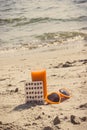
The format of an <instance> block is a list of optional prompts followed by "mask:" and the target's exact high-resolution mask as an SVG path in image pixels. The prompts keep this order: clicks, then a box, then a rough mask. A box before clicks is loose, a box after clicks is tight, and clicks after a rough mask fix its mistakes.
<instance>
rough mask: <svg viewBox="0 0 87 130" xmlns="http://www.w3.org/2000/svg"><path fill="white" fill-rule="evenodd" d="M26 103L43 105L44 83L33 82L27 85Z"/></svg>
mask: <svg viewBox="0 0 87 130" xmlns="http://www.w3.org/2000/svg"><path fill="white" fill-rule="evenodd" d="M25 94H26V98H25V100H26V103H27V102H30V103H43V102H44V92H43V81H32V82H26V83H25Z"/></svg>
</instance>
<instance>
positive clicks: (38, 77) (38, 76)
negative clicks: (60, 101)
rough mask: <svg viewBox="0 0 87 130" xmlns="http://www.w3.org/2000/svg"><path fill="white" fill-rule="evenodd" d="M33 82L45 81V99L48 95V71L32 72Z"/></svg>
mask: <svg viewBox="0 0 87 130" xmlns="http://www.w3.org/2000/svg"><path fill="white" fill-rule="evenodd" d="M31 78H32V81H43V90H44V98H45V97H46V95H47V81H46V70H42V71H33V72H31Z"/></svg>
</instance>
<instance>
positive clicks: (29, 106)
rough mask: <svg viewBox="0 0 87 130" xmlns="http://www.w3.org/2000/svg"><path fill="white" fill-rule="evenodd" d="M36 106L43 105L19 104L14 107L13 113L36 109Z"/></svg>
mask: <svg viewBox="0 0 87 130" xmlns="http://www.w3.org/2000/svg"><path fill="white" fill-rule="evenodd" d="M37 105H39V106H41V105H44V104H43V103H38V104H37V103H24V104H20V105H18V106H16V107H15V108H14V109H13V111H22V110H25V109H29V108H31V107H36V106H37Z"/></svg>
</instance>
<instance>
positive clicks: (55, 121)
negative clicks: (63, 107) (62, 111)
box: [53, 116, 60, 125]
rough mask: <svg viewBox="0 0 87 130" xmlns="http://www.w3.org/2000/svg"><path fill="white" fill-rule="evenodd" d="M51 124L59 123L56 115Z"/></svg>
mask: <svg viewBox="0 0 87 130" xmlns="http://www.w3.org/2000/svg"><path fill="white" fill-rule="evenodd" d="M53 124H54V125H57V124H60V119H59V117H58V116H56V117H55V118H54V120H53Z"/></svg>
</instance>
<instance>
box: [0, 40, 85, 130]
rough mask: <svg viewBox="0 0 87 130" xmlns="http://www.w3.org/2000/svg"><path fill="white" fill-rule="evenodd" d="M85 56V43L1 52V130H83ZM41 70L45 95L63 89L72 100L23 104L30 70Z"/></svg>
mask: <svg viewBox="0 0 87 130" xmlns="http://www.w3.org/2000/svg"><path fill="white" fill-rule="evenodd" d="M86 55H87V43H86V42H85V43H83V42H80V43H74V44H73V42H72V43H70V44H69V43H68V44H61V45H56V46H50V47H44V48H43V47H40V48H37V49H32V50H26V51H25V50H12V51H7V52H6V53H4V51H2V52H0V128H1V130H3V129H4V128H8V127H9V128H10V129H11V130H14V129H15V130H28V129H29V130H32V129H35V130H48V129H50V130H57V129H61V130H73V129H74V130H82V129H84V130H86V128H87V116H86V115H87V102H86V101H87V89H86V86H87V80H86V79H87V58H86V57H87V56H86ZM44 68H45V69H46V72H47V85H48V87H47V88H48V93H50V92H54V91H56V92H57V91H58V90H59V89H60V88H63V87H66V88H68V89H69V90H70V91H71V93H72V97H71V98H70V99H69V100H66V101H65V102H62V103H60V104H56V105H46V104H44V105H35V106H33V105H30V104H25V95H24V94H25V91H24V83H25V82H26V81H27V80H29V81H31V77H30V73H31V71H32V70H38V69H44ZM16 88H18V91H17V92H16V91H15V90H16ZM72 117H74V123H73V122H72V121H71V118H72ZM58 119H59V120H60V123H59V122H58ZM55 120H57V124H56V125H55Z"/></svg>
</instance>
